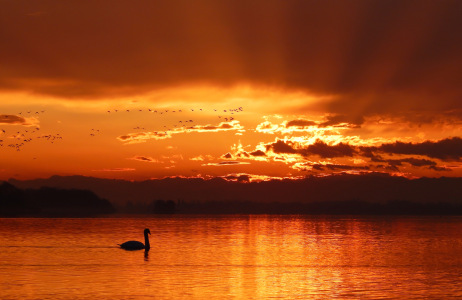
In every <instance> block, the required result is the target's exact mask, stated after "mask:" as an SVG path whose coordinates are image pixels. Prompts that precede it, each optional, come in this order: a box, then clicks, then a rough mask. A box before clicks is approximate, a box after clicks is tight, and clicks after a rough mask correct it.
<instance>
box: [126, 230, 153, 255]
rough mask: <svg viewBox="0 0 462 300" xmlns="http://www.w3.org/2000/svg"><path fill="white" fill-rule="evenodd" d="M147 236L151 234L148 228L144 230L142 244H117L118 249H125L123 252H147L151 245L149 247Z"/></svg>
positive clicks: (132, 242)
mask: <svg viewBox="0 0 462 300" xmlns="http://www.w3.org/2000/svg"><path fill="white" fill-rule="evenodd" d="M148 234H151V231H150V230H149V228H146V229H145V230H144V244H143V243H142V242H139V241H128V242H125V243H123V244H119V246H120V248H122V249H125V250H142V249H144V250H146V251H149V249H150V248H151V245H149V237H148Z"/></svg>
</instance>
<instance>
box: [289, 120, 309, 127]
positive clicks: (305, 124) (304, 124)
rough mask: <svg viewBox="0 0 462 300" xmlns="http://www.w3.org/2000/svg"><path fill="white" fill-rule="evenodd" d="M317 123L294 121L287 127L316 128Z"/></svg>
mask: <svg viewBox="0 0 462 300" xmlns="http://www.w3.org/2000/svg"><path fill="white" fill-rule="evenodd" d="M315 125H316V122H314V121H310V120H303V119H298V120H292V121H289V122H287V123H286V127H287V128H289V127H302V128H305V127H309V126H315Z"/></svg>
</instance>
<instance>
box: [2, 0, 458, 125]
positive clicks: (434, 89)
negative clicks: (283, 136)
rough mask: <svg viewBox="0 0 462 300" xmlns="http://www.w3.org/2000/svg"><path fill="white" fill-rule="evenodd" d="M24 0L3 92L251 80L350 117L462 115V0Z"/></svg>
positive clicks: (15, 11)
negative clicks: (67, 1) (311, 97)
mask: <svg viewBox="0 0 462 300" xmlns="http://www.w3.org/2000/svg"><path fill="white" fill-rule="evenodd" d="M24 3H25V2H24V1H9V2H7V3H6V4H5V5H3V6H2V11H1V12H0V17H1V19H2V28H3V30H2V31H1V33H0V39H1V40H5V41H9V42H8V43H5V44H4V45H2V55H1V57H0V65H2V71H1V72H0V89H2V90H14V91H29V92H31V93H40V94H47V95H53V96H61V97H69V98H74V99H76V101H82V100H87V99H88V98H91V97H108V96H113V95H121V94H140V93H143V92H146V91H152V90H155V89H158V88H159V87H166V86H178V85H183V84H195V83H198V82H200V83H204V82H206V83H209V84H210V85H212V86H224V87H228V86H231V85H233V84H236V83H240V82H246V83H250V84H253V85H258V86H279V87H284V88H286V89H289V90H303V91H310V92H313V93H315V94H320V95H334V96H335V98H333V100H332V101H329V102H323V103H321V104H320V105H319V106H317V107H314V108H317V109H322V110H324V109H326V110H327V111H328V112H330V113H332V114H333V115H335V114H338V115H343V116H345V118H347V119H348V120H353V123H351V122H348V123H351V124H358V123H359V121H355V120H361V118H362V117H364V116H371V115H375V114H382V115H383V114H396V113H398V112H399V113H401V112H402V113H403V115H406V116H407V117H409V118H412V117H413V116H415V115H416V114H415V113H416V112H418V113H421V114H422V115H423V116H429V115H432V114H438V113H444V112H448V111H456V112H457V113H456V116H457V118H459V119H461V118H462V110H461V104H460V99H461V96H462V85H460V83H459V81H458V80H457V79H458V78H459V77H460V68H461V67H462V56H461V55H460V53H462V32H461V31H460V30H459V28H461V27H462V18H461V17H460V10H461V8H462V3H460V2H458V1H451V0H440V1H424V2H423V3H419V9H415V2H414V1H407V0H389V1H352V2H350V1H315V0H294V1H275V2H271V3H270V4H269V3H268V1H266V0H255V1H253V2H252V5H250V4H249V3H248V2H246V1H219V2H217V1H214V0H198V1H194V2H189V1H178V0H172V1H165V2H163V3H158V2H156V3H155V4H154V3H153V2H152V1H148V0H144V1H143V0H141V1H136V3H125V2H121V3H118V4H114V3H113V1H109V0H106V1H104V0H103V1H98V2H97V3H94V2H87V1H78V2H76V3H74V5H73V9H72V10H70V9H69V7H68V6H66V5H63V4H62V3H60V2H59V1H58V2H55V1H50V2H46V3H40V5H39V4H32V5H24ZM39 6H40V7H39ZM42 11H43V12H47V13H46V14H44V15H41V16H40V17H31V14H34V13H36V12H42ZM76 11H78V12H79V13H78V14H76V13H75V12H76ZM82 20H85V22H82ZM108 32H111V33H113V34H108ZM69 33H72V34H69ZM10 37H16V38H15V39H11V38H10ZM37 41H40V43H37ZM198 41H200V42H198ZM43 45H53V47H48V48H47V49H46V51H44V48H43V47H44V46H43ZM298 109H299V108H296V110H298ZM305 109H306V110H307V111H311V110H312V109H313V106H312V105H311V104H309V105H308V104H307V105H306V107H305ZM406 112H409V113H406ZM335 121H338V120H334V119H333V120H331V121H330V122H332V123H335Z"/></svg>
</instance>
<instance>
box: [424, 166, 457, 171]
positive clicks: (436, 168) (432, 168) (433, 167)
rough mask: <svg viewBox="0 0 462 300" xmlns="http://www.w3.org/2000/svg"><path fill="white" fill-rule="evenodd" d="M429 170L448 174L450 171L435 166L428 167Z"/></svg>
mask: <svg viewBox="0 0 462 300" xmlns="http://www.w3.org/2000/svg"><path fill="white" fill-rule="evenodd" d="M428 168H429V169H431V170H434V171H437V172H450V171H452V169H450V168H446V167H437V166H430V167H428Z"/></svg>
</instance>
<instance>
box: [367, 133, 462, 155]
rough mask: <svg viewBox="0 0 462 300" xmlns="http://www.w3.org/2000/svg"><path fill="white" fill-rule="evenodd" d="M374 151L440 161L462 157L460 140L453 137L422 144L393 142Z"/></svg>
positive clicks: (461, 142) (461, 140)
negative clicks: (423, 156)
mask: <svg viewBox="0 0 462 300" xmlns="http://www.w3.org/2000/svg"><path fill="white" fill-rule="evenodd" d="M376 150H378V151H380V152H385V153H392V154H410V155H425V156H428V157H432V158H439V159H442V160H460V158H461V157H462V139H461V138H460V137H453V138H447V139H443V140H440V141H437V142H432V141H426V142H423V143H403V142H399V141H397V142H395V143H391V144H383V145H381V146H380V147H378V148H377V149H376Z"/></svg>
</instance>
